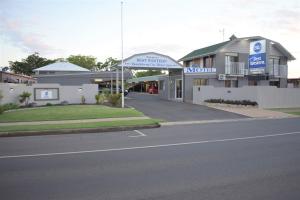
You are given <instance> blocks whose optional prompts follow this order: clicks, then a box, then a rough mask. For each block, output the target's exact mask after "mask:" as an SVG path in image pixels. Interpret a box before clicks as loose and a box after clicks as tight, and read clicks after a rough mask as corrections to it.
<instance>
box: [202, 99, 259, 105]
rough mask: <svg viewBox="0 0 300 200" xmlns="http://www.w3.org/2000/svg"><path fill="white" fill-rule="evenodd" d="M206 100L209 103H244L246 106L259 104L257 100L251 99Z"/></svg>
mask: <svg viewBox="0 0 300 200" xmlns="http://www.w3.org/2000/svg"><path fill="white" fill-rule="evenodd" d="M204 102H207V103H225V104H231V105H244V106H248V105H251V106H257V102H255V101H250V100H224V99H207V100H205V101H204Z"/></svg>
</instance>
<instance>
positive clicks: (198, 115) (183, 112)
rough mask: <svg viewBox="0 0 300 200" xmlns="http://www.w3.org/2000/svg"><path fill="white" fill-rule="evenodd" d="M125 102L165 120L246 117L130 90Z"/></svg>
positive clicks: (151, 115) (148, 114) (149, 114)
mask: <svg viewBox="0 0 300 200" xmlns="http://www.w3.org/2000/svg"><path fill="white" fill-rule="evenodd" d="M125 104H126V105H128V106H131V107H134V108H136V109H137V110H139V111H141V112H143V113H144V114H145V115H147V116H149V117H152V118H157V119H163V120H166V121H194V120H214V119H236V118H246V117H245V116H243V115H238V114H234V113H230V112H226V111H222V110H217V109H214V108H209V107H206V106H201V105H194V104H189V103H184V102H174V101H167V100H162V99H160V98H159V97H158V96H157V95H150V94H143V93H135V92H131V93H129V94H128V96H127V98H126V100H125Z"/></svg>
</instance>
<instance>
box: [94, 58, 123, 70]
mask: <svg viewBox="0 0 300 200" xmlns="http://www.w3.org/2000/svg"><path fill="white" fill-rule="evenodd" d="M119 62H120V61H119V60H117V59H115V58H112V57H109V58H106V60H105V62H104V63H102V62H98V63H97V70H103V71H109V69H110V68H111V66H113V65H115V64H117V63H119Z"/></svg>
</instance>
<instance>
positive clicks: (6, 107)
mask: <svg viewBox="0 0 300 200" xmlns="http://www.w3.org/2000/svg"><path fill="white" fill-rule="evenodd" d="M3 108H4V110H14V109H18V108H19V105H18V104H15V103H7V104H4V105H3Z"/></svg>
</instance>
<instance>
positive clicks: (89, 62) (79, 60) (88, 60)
mask: <svg viewBox="0 0 300 200" xmlns="http://www.w3.org/2000/svg"><path fill="white" fill-rule="evenodd" d="M67 61H68V62H70V63H73V64H75V65H79V66H80V67H84V68H86V69H89V70H91V69H93V68H94V67H95V66H96V58H95V57H93V56H83V55H70V56H69V57H68V58H67Z"/></svg>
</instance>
